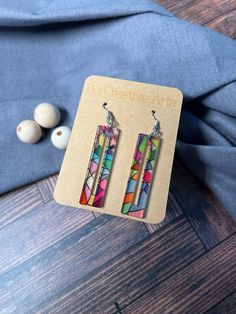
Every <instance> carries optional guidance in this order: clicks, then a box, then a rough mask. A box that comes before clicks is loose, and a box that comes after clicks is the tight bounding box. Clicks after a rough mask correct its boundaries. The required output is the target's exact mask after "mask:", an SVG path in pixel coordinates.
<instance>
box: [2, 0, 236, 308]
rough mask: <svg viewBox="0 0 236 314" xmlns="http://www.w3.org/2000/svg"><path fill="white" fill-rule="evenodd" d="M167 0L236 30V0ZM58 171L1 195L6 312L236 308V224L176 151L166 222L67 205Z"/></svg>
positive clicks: (187, 14) (185, 14)
mask: <svg viewBox="0 0 236 314" xmlns="http://www.w3.org/2000/svg"><path fill="white" fill-rule="evenodd" d="M159 3H160V4H162V5H163V6H164V7H166V8H167V9H169V10H170V11H172V12H173V13H175V14H176V15H177V16H179V17H181V18H184V19H187V20H190V21H192V22H195V23H199V24H202V25H205V26H207V27H210V28H212V29H215V30H218V31H219V32H222V33H224V34H226V35H229V36H231V37H235V36H236V2H235V0H234V1H233V0H232V1H230V0H222V1H219V0H207V1H191V0H182V1H174V0H161V1H159ZM56 179H57V176H52V177H50V178H47V179H45V180H42V181H39V182H37V183H35V184H32V185H30V186H27V187H24V188H22V189H19V190H17V191H14V192H11V193H9V194H7V195H5V196H3V197H1V198H0V208H1V211H0V228H1V229H0V250H1V251H0V252H1V253H0V254H1V258H0V313H1V314H2V313H4V314H8V313H62V314H65V313H70V314H71V313H86V314H90V313H129V314H130V313H132V314H133V313H134V314H137V313H142V314H145V313H147V314H152V313H161V314H162V313H167V312H169V313H181V314H183V313H196V314H199V313H205V312H207V313H221V314H222V313H223V314H224V313H227V314H230V313H236V225H235V223H234V222H233V220H232V219H231V218H230V217H229V216H228V214H227V212H226V210H225V209H224V208H223V207H222V206H221V205H220V204H219V203H218V201H217V200H216V199H215V198H214V196H213V195H212V194H211V193H210V192H209V191H208V190H207V189H206V188H205V187H204V186H203V185H202V184H201V183H200V182H198V181H197V180H196V179H195V178H194V177H193V176H192V175H191V174H190V173H189V172H188V171H187V170H186V168H185V167H184V166H183V164H182V163H181V162H180V161H179V158H178V157H177V156H176V158H175V163H174V169H173V175H172V180H171V188H170V193H169V201H168V208H167V216H166V218H165V220H164V221H163V222H162V223H161V224H158V225H150V224H142V223H138V222H134V221H129V220H125V219H120V218H115V217H111V216H107V215H99V214H95V213H92V212H89V211H84V210H78V209H75V208H68V207H66V206H60V205H58V204H56V203H55V202H54V201H53V196H52V193H53V189H54V186H55V182H56ZM186 192H187V193H186Z"/></svg>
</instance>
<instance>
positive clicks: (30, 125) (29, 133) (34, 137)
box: [16, 120, 42, 144]
mask: <svg viewBox="0 0 236 314" xmlns="http://www.w3.org/2000/svg"><path fill="white" fill-rule="evenodd" d="M16 134H17V136H18V138H19V139H20V140H21V141H22V142H24V143H29V144H33V143H36V142H38V141H39V140H40V138H41V136H42V130H41V128H40V126H39V125H38V123H36V122H35V121H33V120H24V121H21V123H20V124H18V126H17V128H16Z"/></svg>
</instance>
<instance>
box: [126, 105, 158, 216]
mask: <svg viewBox="0 0 236 314" xmlns="http://www.w3.org/2000/svg"><path fill="white" fill-rule="evenodd" d="M152 116H153V118H154V119H155V121H156V123H155V125H154V127H153V129H152V131H151V133H150V134H149V135H146V134H142V133H140V134H139V135H138V140H137V144H136V148H135V152H134V155H133V160H132V164H131V169H130V174H129V178H128V183H127V187H126V191H125V195H124V200H123V204H122V208H121V213H122V214H125V215H128V216H133V217H136V218H143V217H144V214H145V208H146V206H147V202H148V196H149V193H150V187H151V183H152V180H153V173H154V168H155V164H156V161H157V158H158V152H159V145H160V122H159V121H158V120H157V119H156V117H155V111H154V110H153V111H152ZM140 180H142V181H141V182H140ZM138 183H141V186H140V188H138V185H139V184H138ZM138 190H139V191H138ZM138 192H139V193H138Z"/></svg>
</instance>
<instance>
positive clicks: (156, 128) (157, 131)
mask: <svg viewBox="0 0 236 314" xmlns="http://www.w3.org/2000/svg"><path fill="white" fill-rule="evenodd" d="M151 113H152V116H153V118H154V120H155V121H156V124H155V125H154V127H153V129H152V131H151V133H150V134H149V137H151V136H154V135H158V136H160V135H161V132H160V121H159V120H157V118H156V116H155V113H156V112H155V110H152V111H151Z"/></svg>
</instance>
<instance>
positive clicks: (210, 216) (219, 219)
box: [171, 156, 236, 249]
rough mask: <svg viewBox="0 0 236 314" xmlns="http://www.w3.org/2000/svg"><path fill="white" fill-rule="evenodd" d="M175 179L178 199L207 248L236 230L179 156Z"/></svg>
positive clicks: (235, 226)
mask: <svg viewBox="0 0 236 314" xmlns="http://www.w3.org/2000/svg"><path fill="white" fill-rule="evenodd" d="M171 182H172V186H173V191H174V195H175V197H176V200H177V201H178V203H179V205H180V206H181V208H182V209H183V211H184V212H185V214H186V215H187V217H188V219H189V221H190V222H191V224H192V226H193V227H194V229H195V231H196V232H197V234H198V236H199V238H200V239H201V241H202V243H203V244H204V246H205V247H206V248H207V249H211V248H212V247H214V246H215V245H216V244H218V243H220V242H221V241H223V240H224V239H225V238H227V237H228V236H230V235H231V234H233V233H234V232H235V231H236V223H235V222H234V221H233V219H232V218H231V217H230V216H229V215H228V213H227V211H226V210H225V209H224V208H223V206H222V205H221V204H220V203H219V202H218V201H217V200H216V198H215V197H214V196H213V194H212V193H211V192H210V191H208V190H207V189H206V187H205V186H203V185H202V184H201V183H200V182H199V181H198V180H197V179H196V178H194V177H193V175H192V174H191V173H190V172H189V171H188V170H187V169H186V167H185V166H184V164H183V163H182V162H181V161H180V159H179V158H178V157H177V156H176V158H175V163H174V168H173V172H172V178H171Z"/></svg>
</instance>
